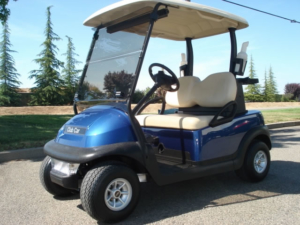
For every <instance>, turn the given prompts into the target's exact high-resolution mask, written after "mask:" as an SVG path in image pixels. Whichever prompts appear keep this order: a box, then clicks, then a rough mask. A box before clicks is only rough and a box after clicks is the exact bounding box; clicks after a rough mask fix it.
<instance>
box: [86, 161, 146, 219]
mask: <svg viewBox="0 0 300 225" xmlns="http://www.w3.org/2000/svg"><path fill="white" fill-rule="evenodd" d="M139 192H140V185H139V181H138V177H137V175H136V173H134V172H133V171H132V170H131V169H129V168H128V167H126V166H123V165H99V166H98V167H96V168H94V169H92V170H90V171H89V172H88V173H87V174H86V175H85V177H84V179H83V182H82V185H81V189H80V199H81V203H82V206H83V208H84V210H85V211H86V212H87V213H88V214H89V215H90V216H91V217H93V218H94V219H96V220H98V221H101V222H117V221H120V220H122V219H125V218H126V217H127V216H128V215H130V213H131V212H132V211H133V210H134V208H135V206H136V204H137V202H138V199H139Z"/></svg>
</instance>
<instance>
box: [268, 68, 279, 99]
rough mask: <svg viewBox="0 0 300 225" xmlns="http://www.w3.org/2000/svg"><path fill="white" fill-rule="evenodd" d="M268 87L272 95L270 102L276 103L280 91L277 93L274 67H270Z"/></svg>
mask: <svg viewBox="0 0 300 225" xmlns="http://www.w3.org/2000/svg"><path fill="white" fill-rule="evenodd" d="M268 86H269V93H270V97H269V101H270V102H274V101H275V99H276V95H277V94H278V91H277V84H276V81H275V76H274V73H273V69H272V67H270V69H269V75H268Z"/></svg>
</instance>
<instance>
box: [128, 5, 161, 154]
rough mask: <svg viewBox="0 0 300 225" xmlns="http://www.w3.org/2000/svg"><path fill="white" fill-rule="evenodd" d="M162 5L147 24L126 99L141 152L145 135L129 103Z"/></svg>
mask: <svg viewBox="0 0 300 225" xmlns="http://www.w3.org/2000/svg"><path fill="white" fill-rule="evenodd" d="M162 5H164V4H162V3H157V4H156V5H155V7H154V9H153V11H152V13H151V16H150V24H149V27H148V31H147V35H146V38H145V40H144V44H143V48H142V52H141V54H140V57H139V62H138V65H137V67H136V71H135V76H136V78H135V79H134V82H133V84H132V87H131V92H130V96H129V99H128V102H127V109H128V116H129V118H130V122H131V125H132V128H133V131H134V133H135V135H136V137H137V139H138V142H139V144H140V146H141V149H143V150H145V149H146V138H145V135H144V133H143V131H142V129H141V127H140V126H139V124H138V122H137V121H136V118H135V115H134V113H133V110H132V109H131V102H132V98H133V94H134V91H135V88H136V84H137V81H138V79H139V75H140V72H141V68H142V65H143V62H144V58H145V54H146V51H147V47H148V44H149V40H150V36H151V33H152V29H153V26H154V22H155V21H156V20H157V19H158V15H157V11H158V8H159V7H160V6H162ZM142 152H143V153H144V154H145V151H142ZM144 158H145V157H144Z"/></svg>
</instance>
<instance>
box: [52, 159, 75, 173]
mask: <svg viewBox="0 0 300 225" xmlns="http://www.w3.org/2000/svg"><path fill="white" fill-rule="evenodd" d="M51 165H52V169H53V170H55V171H59V172H61V173H63V174H66V175H68V176H70V175H73V174H76V173H77V170H78V167H79V166H80V164H79V163H67V162H63V161H60V160H57V159H53V158H51Z"/></svg>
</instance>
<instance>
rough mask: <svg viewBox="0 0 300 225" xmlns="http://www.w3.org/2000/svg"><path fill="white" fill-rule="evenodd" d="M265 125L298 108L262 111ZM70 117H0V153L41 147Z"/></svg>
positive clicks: (293, 116) (296, 114)
mask: <svg viewBox="0 0 300 225" xmlns="http://www.w3.org/2000/svg"><path fill="white" fill-rule="evenodd" d="M262 114H263V115H264V118H265V123H266V124H268V123H276V122H284V121H294V120H300V108H294V109H280V110H265V111H262ZM71 117H72V116H71V115H61V116H60V115H26V116H25V115H24V116H0V151H3V150H12V149H22V148H32V147H41V146H43V145H44V144H45V143H46V142H47V141H49V140H51V139H53V138H55V137H56V134H57V132H58V130H59V129H60V128H61V126H62V125H63V124H64V123H65V122H66V121H67V120H69V119H70V118H71Z"/></svg>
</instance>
